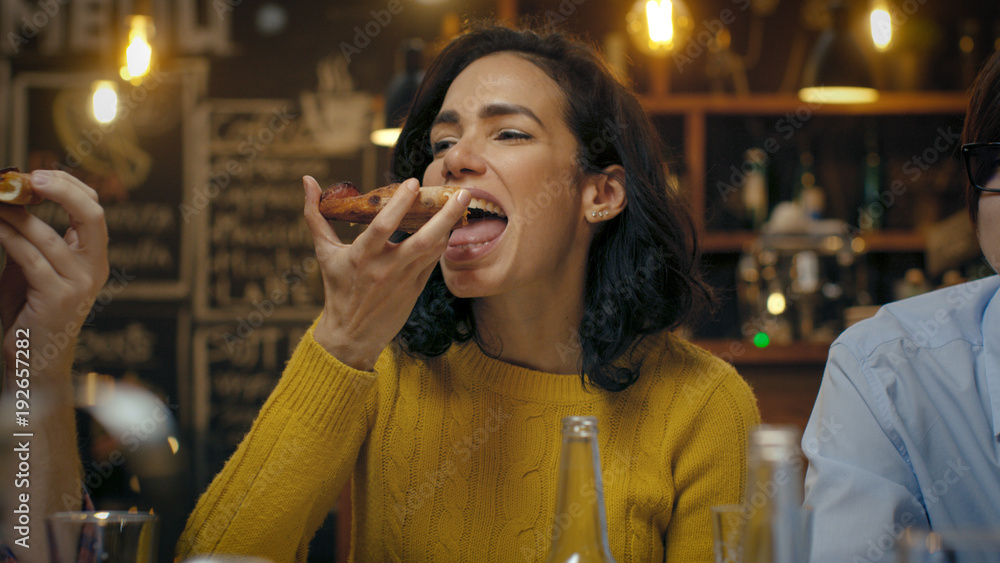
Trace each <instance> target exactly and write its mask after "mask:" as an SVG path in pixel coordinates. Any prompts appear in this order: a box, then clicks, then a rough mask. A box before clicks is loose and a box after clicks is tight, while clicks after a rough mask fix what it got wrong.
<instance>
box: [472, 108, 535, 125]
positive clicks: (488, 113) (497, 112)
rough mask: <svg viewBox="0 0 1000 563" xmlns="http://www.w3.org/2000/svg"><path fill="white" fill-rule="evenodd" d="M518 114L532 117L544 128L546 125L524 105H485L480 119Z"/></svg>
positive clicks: (480, 113) (480, 111) (481, 110)
mask: <svg viewBox="0 0 1000 563" xmlns="http://www.w3.org/2000/svg"><path fill="white" fill-rule="evenodd" d="M517 114H520V115H524V116H527V117H530V118H531V119H533V120H534V121H535V122H536V123H538V124H539V125H542V126H543V127H544V124H543V123H542V120H541V119H539V118H538V116H537V115H535V112H533V111H531V110H530V109H528V108H526V107H524V106H522V105H518V104H506V103H493V104H488V105H485V106H483V108H482V109H480V110H479V117H480V118H483V119H487V118H490V117H498V116H502V115H517Z"/></svg>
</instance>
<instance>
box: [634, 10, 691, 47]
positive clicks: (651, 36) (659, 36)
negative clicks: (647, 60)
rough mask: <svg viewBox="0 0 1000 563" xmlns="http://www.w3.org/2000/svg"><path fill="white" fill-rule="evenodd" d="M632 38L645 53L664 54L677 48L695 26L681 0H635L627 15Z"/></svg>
mask: <svg viewBox="0 0 1000 563" xmlns="http://www.w3.org/2000/svg"><path fill="white" fill-rule="evenodd" d="M626 21H627V22H628V27H627V29H628V32H629V35H630V36H631V37H632V41H633V42H634V43H635V45H636V46H637V47H638V48H639V50H641V51H642V52H644V53H646V54H647V55H653V56H659V57H665V56H667V55H669V54H670V53H672V52H674V51H676V50H677V49H678V48H679V47H680V45H681V44H683V42H684V40H685V39H686V38H687V36H688V34H689V33H690V31H691V28H692V27H694V22H693V20H692V19H691V15H690V13H689V12H688V9H687V6H686V5H685V4H684V2H682V1H681V0H638V1H637V2H636V3H635V4H633V5H632V9H631V10H629V12H628V14H627V15H626Z"/></svg>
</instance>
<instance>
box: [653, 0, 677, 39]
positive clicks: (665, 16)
mask: <svg viewBox="0 0 1000 563" xmlns="http://www.w3.org/2000/svg"><path fill="white" fill-rule="evenodd" d="M673 15H674V6H673V2H671V1H670V0H649V2H646V23H647V26H648V27H649V40H650V41H652V42H654V43H670V42H671V41H673V40H674V21H673Z"/></svg>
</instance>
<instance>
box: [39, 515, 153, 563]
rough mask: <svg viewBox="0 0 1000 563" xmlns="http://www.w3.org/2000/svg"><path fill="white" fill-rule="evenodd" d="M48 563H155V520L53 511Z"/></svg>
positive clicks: (145, 517)
mask: <svg viewBox="0 0 1000 563" xmlns="http://www.w3.org/2000/svg"><path fill="white" fill-rule="evenodd" d="M48 532H49V551H50V553H51V556H50V559H51V561H52V563H75V562H76V561H100V562H101V563H156V547H157V539H158V537H159V519H158V518H157V516H156V515H155V514H137V513H130V512H119V511H110V512H92V511H75V512H57V513H55V514H53V515H52V516H50V517H49V519H48Z"/></svg>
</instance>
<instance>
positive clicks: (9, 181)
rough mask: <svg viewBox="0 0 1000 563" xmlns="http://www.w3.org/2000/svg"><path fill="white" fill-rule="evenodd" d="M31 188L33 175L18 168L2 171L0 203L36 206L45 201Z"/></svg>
mask: <svg viewBox="0 0 1000 563" xmlns="http://www.w3.org/2000/svg"><path fill="white" fill-rule="evenodd" d="M44 199H45V198H43V197H42V196H41V195H39V194H37V193H35V190H34V189H33V188H32V187H31V174H25V173H23V172H19V171H18V169H17V168H4V169H2V170H0V203H6V204H8V205H36V204H38V203H41V202H42V200H44Z"/></svg>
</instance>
